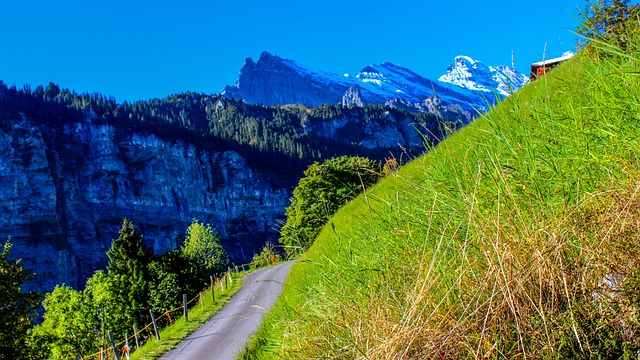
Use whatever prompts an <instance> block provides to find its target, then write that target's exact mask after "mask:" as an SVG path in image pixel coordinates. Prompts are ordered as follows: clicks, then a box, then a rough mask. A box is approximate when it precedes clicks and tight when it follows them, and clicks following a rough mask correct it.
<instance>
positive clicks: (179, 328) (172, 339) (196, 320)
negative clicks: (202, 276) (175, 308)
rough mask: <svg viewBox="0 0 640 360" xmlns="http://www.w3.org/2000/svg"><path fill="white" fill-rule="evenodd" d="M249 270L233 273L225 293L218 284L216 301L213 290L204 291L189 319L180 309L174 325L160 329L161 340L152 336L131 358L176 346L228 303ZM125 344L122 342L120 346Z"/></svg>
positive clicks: (153, 356) (157, 354) (132, 341)
mask: <svg viewBox="0 0 640 360" xmlns="http://www.w3.org/2000/svg"><path fill="white" fill-rule="evenodd" d="M246 273H247V272H241V273H237V274H233V276H234V277H233V279H234V280H233V283H232V284H231V286H229V288H225V291H224V293H223V292H222V291H221V289H220V286H219V285H216V289H215V296H216V303H215V304H214V303H213V299H212V298H211V290H207V291H205V292H203V293H202V299H203V303H202V306H201V305H200V304H199V303H196V304H195V305H192V307H191V309H190V311H189V321H185V319H184V317H183V316H182V311H179V312H178V313H177V314H176V315H175V316H176V317H177V318H176V319H174V322H173V326H167V327H165V328H164V329H162V330H161V331H160V339H161V340H160V341H158V340H156V338H155V337H154V338H151V339H150V340H149V341H148V342H147V343H145V344H144V345H142V346H141V347H140V351H139V352H136V351H135V350H134V351H133V352H132V356H131V359H134V360H136V359H140V360H142V359H156V358H159V357H160V356H162V354H164V353H165V352H167V351H169V350H171V349H173V348H175V347H176V346H177V345H178V344H179V343H180V342H182V340H184V339H185V338H186V337H187V336H189V335H190V334H191V333H192V332H194V331H195V330H196V329H198V328H199V327H200V326H201V325H203V324H204V323H206V322H207V321H208V320H209V319H210V318H211V317H212V316H213V315H215V314H216V313H217V312H218V311H220V309H222V307H224V305H226V304H227V302H228V301H229V299H230V298H231V297H232V296H233V295H235V294H236V293H237V292H238V290H240V289H241V288H242V280H243V279H244V276H245V275H246ZM178 315H179V316H178ZM122 345H124V344H120V346H119V348H120V347H122ZM133 345H135V339H130V340H129V346H131V347H132V348H133V347H134V346H133Z"/></svg>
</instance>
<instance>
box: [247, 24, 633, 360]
mask: <svg viewBox="0 0 640 360" xmlns="http://www.w3.org/2000/svg"><path fill="white" fill-rule="evenodd" d="M635 36H636V37H635V40H636V42H637V40H638V39H637V34H635ZM632 48H633V47H632ZM639 54H640V53H639V52H637V51H636V52H632V53H630V54H629V53H627V55H625V56H619V54H615V53H611V52H610V51H609V52H608V53H602V52H601V51H599V50H597V49H596V50H593V49H591V50H590V51H588V52H583V53H581V54H578V55H577V56H576V57H574V58H573V59H572V60H571V61H570V62H568V63H566V64H563V65H561V66H560V67H558V68H557V69H555V70H554V71H552V72H551V73H549V74H548V75H546V76H544V77H542V78H541V79H540V80H538V81H536V82H535V83H533V84H530V85H528V86H526V87H525V88H524V89H522V90H520V91H519V92H517V93H516V94H514V95H512V96H511V97H510V98H508V99H507V100H506V101H505V102H503V103H502V104H500V105H499V106H497V107H496V108H495V109H494V110H492V111H491V112H490V113H488V114H487V115H486V116H483V117H482V118H481V119H479V120H477V121H476V122H474V123H473V124H471V125H470V126H468V127H467V128H465V129H463V130H462V131H460V132H459V133H457V134H455V135H453V136H451V137H450V138H449V139H447V140H446V141H444V142H442V143H441V144H440V145H439V146H438V147H436V148H435V149H434V150H433V151H431V152H429V153H428V154H426V155H425V156H423V157H421V158H419V159H417V160H415V161H413V162H412V163H410V164H408V165H406V166H405V167H403V168H402V169H400V171H398V172H397V173H395V174H392V175H390V176H389V177H388V178H386V179H385V180H384V181H383V182H381V183H380V184H379V185H378V186H376V187H374V188H373V189H371V190H369V191H368V192H366V193H365V194H364V195H362V196H360V197H359V198H357V199H356V200H354V201H353V202H351V203H350V204H348V205H347V206H345V207H344V208H343V209H341V210H340V211H339V212H338V213H337V214H336V215H335V216H334V217H333V218H332V219H331V220H330V222H329V224H328V225H327V226H326V227H325V228H324V229H323V231H322V233H321V234H320V236H319V237H318V239H317V240H316V243H315V244H314V246H312V247H311V249H310V250H309V251H308V253H307V254H305V255H304V256H303V257H302V258H301V259H300V260H299V261H298V262H297V263H296V264H294V265H293V268H292V271H291V275H290V278H289V280H288V281H287V284H286V286H285V288H284V292H283V295H282V297H281V299H280V300H279V302H278V303H277V304H276V306H275V307H274V309H273V310H272V311H271V312H270V313H269V315H268V316H267V318H266V321H265V325H264V326H263V327H262V329H261V331H260V333H259V334H258V336H256V337H255V339H254V340H253V342H252V344H251V347H250V349H249V351H248V352H247V353H246V354H245V355H244V357H245V358H250V359H253V358H271V359H282V358H285V359H286V358H295V359H299V358H305V359H306V358H344V359H351V358H372V359H385V358H389V359H401V358H406V359H413V358H484V357H486V358H545V359H546V358H558V359H561V358H568V357H570V358H576V357H577V358H590V357H592V356H594V355H598V356H603V357H634V356H637V353H635V352H634V351H637V350H638V349H640V343H638V335H639V334H638V331H640V320H639V319H640V315H639V314H640V307H639V305H638V304H639V303H638V299H640V286H639V285H638V284H639V283H640V251H639V247H638V244H639V243H640V181H639V180H638V179H640V153H639V152H640V140H639V139H640V81H639V80H640V79H639V78H638V73H640V61H638V60H637V57H638V55H639ZM611 279H613V280H611ZM603 284H604V285H603Z"/></svg>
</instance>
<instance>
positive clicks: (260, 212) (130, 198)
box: [0, 112, 291, 290]
mask: <svg viewBox="0 0 640 360" xmlns="http://www.w3.org/2000/svg"><path fill="white" fill-rule="evenodd" d="M86 115H87V116H86V119H85V121H83V122H73V123H67V124H65V125H60V126H46V125H43V124H41V123H36V122H34V121H31V120H30V119H28V118H26V117H25V116H15V117H13V118H11V119H8V120H7V121H4V122H3V126H2V127H0V199H1V201H0V208H1V211H2V217H0V238H3V239H6V238H8V237H10V238H11V241H12V243H14V244H15V246H14V247H13V248H12V253H13V255H14V256H15V257H17V258H22V259H23V261H24V264H25V267H27V268H30V269H32V270H34V271H35V272H36V273H37V280H36V281H35V282H34V283H33V288H35V289H38V290H51V289H52V288H53V286H55V284H61V283H65V284H67V285H71V286H74V287H77V288H81V287H83V286H84V281H85V280H86V278H87V277H89V276H91V275H92V274H93V272H94V271H95V270H96V269H99V268H104V266H105V265H106V260H107V258H106V251H107V249H108V248H109V246H110V244H111V240H112V239H114V238H115V237H117V235H118V230H119V227H120V224H121V222H122V219H123V218H125V217H127V218H130V219H131V220H133V222H134V223H136V224H139V226H140V228H141V230H142V233H143V234H144V237H145V242H146V244H147V245H148V246H150V247H152V248H153V250H154V252H155V253H162V252H164V251H167V250H170V249H173V248H175V247H176V246H178V245H179V244H180V243H181V242H182V241H183V239H184V232H185V231H186V228H187V227H188V225H189V224H190V223H191V221H192V219H198V220H200V221H204V222H207V223H211V224H212V226H214V227H215V228H216V229H217V230H218V232H219V234H220V236H221V237H222V238H223V244H224V245H225V247H226V248H227V249H228V250H229V251H230V252H231V256H232V257H233V258H234V259H235V260H236V261H237V262H243V261H248V260H250V259H251V257H252V255H253V252H252V250H259V248H260V247H261V246H262V245H263V244H264V242H265V240H268V239H276V238H277V235H276V232H275V231H274V229H273V227H274V225H275V224H277V223H278V221H279V220H281V219H280V218H279V217H280V216H282V214H283V213H284V209H285V207H286V206H287V205H288V199H289V194H290V191H291V184H287V185H282V184H281V185H274V186H272V185H271V183H275V182H272V180H273V178H272V177H271V176H272V175H268V174H265V173H261V172H259V171H255V170H252V169H251V168H249V167H248V166H247V164H246V161H245V160H244V159H243V158H242V157H240V156H239V155H238V154H237V153H235V152H231V151H220V152H214V151H207V150H202V149H199V148H197V147H195V146H194V145H192V144H189V143H185V142H180V141H174V142H167V141H163V140H161V139H159V138H158V137H156V136H155V135H152V134H145V133H138V132H132V131H127V130H121V129H116V128H114V127H112V126H110V125H108V124H96V123H94V121H93V119H94V118H95V115H94V114H92V113H90V112H89V113H87V114H86Z"/></svg>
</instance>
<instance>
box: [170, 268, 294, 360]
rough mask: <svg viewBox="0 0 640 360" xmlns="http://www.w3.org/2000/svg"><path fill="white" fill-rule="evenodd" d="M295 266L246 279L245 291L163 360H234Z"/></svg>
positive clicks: (262, 270)
mask: <svg viewBox="0 0 640 360" xmlns="http://www.w3.org/2000/svg"><path fill="white" fill-rule="evenodd" d="M292 264H293V262H292V261H289V262H286V263H282V264H279V265H276V266H273V267H270V268H266V269H260V270H257V271H254V272H253V273H251V274H249V275H247V276H246V277H245V278H244V285H243V287H242V289H240V291H238V293H237V294H236V295H234V296H233V297H232V298H231V300H230V301H229V303H228V304H227V305H225V307H223V308H222V309H221V310H220V311H219V312H218V313H217V314H216V315H214V316H213V317H212V318H211V319H210V320H209V321H207V322H206V323H205V324H204V325H202V326H201V327H200V328H198V329H197V330H196V331H194V332H193V333H192V334H191V335H189V337H187V338H186V339H185V340H184V341H183V342H181V343H180V344H178V347H177V348H175V349H173V350H171V351H169V352H167V353H166V354H164V355H163V356H162V357H161V358H160V359H166V360H169V359H176V360H178V359H180V360H196V359H197V360H202V359H216V360H218V359H219V360H227V359H228V360H233V359H235V356H236V355H237V354H238V353H240V352H241V351H242V350H244V348H245V346H247V344H248V342H249V338H250V337H251V336H252V335H253V334H255V333H256V332H257V331H258V328H259V327H260V324H261V323H262V318H263V317H264V314H265V313H266V312H267V311H268V310H269V309H270V308H271V307H272V306H273V304H275V302H276V300H277V299H278V297H279V296H280V294H281V293H282V286H283V284H284V281H285V280H286V278H287V275H289V269H290V268H291V265H292Z"/></svg>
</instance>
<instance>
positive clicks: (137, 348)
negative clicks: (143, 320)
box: [133, 325, 140, 352]
mask: <svg viewBox="0 0 640 360" xmlns="http://www.w3.org/2000/svg"><path fill="white" fill-rule="evenodd" d="M133 335H134V336H135V337H136V352H140V343H138V330H136V326H135V325H133Z"/></svg>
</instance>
